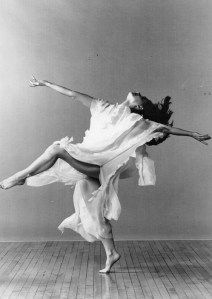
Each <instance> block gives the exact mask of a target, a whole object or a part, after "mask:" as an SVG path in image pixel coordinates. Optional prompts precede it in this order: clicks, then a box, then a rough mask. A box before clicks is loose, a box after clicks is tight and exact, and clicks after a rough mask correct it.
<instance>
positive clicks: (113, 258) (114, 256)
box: [99, 220, 121, 274]
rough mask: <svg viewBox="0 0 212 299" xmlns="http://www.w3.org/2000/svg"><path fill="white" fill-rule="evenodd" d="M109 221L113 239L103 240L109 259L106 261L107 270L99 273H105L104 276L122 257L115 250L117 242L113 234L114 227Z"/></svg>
mask: <svg viewBox="0 0 212 299" xmlns="http://www.w3.org/2000/svg"><path fill="white" fill-rule="evenodd" d="M107 221H108V225H110V228H111V234H112V238H108V239H103V238H102V239H101V241H102V244H103V246H104V249H105V253H106V257H107V259H106V264H105V268H104V269H101V270H99V272H100V273H104V274H107V273H109V272H110V269H111V267H112V266H113V264H115V263H116V262H117V261H118V260H119V259H120V257H121V255H120V254H119V253H118V252H117V250H116V248H115V242H114V239H113V233H112V225H111V223H110V222H109V220H107Z"/></svg>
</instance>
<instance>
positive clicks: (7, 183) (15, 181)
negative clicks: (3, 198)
mask: <svg viewBox="0 0 212 299" xmlns="http://www.w3.org/2000/svg"><path fill="white" fill-rule="evenodd" d="M25 180H26V178H22V179H20V178H17V177H15V176H11V177H9V178H8V179H5V180H3V181H1V182H0V188H2V189H9V188H12V187H13V186H16V185H23V184H24V183H25Z"/></svg>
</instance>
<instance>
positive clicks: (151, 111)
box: [130, 94, 174, 145]
mask: <svg viewBox="0 0 212 299" xmlns="http://www.w3.org/2000/svg"><path fill="white" fill-rule="evenodd" d="M139 95H140V97H141V98H142V100H143V109H142V110H137V109H134V108H130V110H131V112H133V113H138V114H140V115H142V116H143V117H144V118H145V119H149V120H152V121H154V122H157V123H161V124H164V125H167V126H171V127H172V126H173V123H174V122H173V121H172V122H171V123H169V119H170V117H171V115H172V114H173V111H172V110H170V109H169V105H170V104H171V101H170V100H171V97H170V96H166V97H165V98H164V99H162V100H161V101H160V102H157V103H152V101H150V100H149V99H147V98H146V97H144V96H142V95H141V94H139ZM169 136H170V135H169V134H168V133H164V135H163V137H160V138H158V139H155V138H153V139H152V140H151V141H149V142H147V143H146V144H147V145H158V144H160V143H162V142H164V141H165V140H166V139H167V138H168V137H169Z"/></svg>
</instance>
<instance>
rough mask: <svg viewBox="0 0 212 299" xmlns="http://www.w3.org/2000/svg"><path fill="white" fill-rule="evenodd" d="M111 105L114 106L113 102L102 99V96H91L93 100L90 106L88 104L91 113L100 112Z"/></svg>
mask: <svg viewBox="0 0 212 299" xmlns="http://www.w3.org/2000/svg"><path fill="white" fill-rule="evenodd" d="M112 106H114V104H113V103H111V102H109V101H107V100H104V99H102V98H93V100H92V102H91V106H90V111H91V114H93V113H94V112H102V111H104V110H105V109H106V108H108V107H112Z"/></svg>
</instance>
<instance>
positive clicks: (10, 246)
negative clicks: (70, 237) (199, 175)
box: [0, 241, 212, 299]
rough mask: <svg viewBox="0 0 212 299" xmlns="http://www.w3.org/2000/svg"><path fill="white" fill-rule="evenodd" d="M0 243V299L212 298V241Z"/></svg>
mask: <svg viewBox="0 0 212 299" xmlns="http://www.w3.org/2000/svg"><path fill="white" fill-rule="evenodd" d="M117 249H118V251H119V252H120V253H121V254H122V257H121V259H120V260H119V261H118V262H117V263H116V264H115V265H114V267H113V271H112V272H111V273H110V274H108V275H105V274H100V273H99V272H98V271H99V269H101V268H103V266H104V262H105V253H104V249H103V247H102V245H101V243H100V242H95V243H88V242H85V241H80V242H77V241H73V242H41V243H31V242H30V243H0V298H1V299H5V298H71V299H72V298H84V299H87V298H102V299H106V298H111V299H115V298H121V299H124V298H130V299H131V298H132V299H133V298H157V299H158V298H180V299H182V298H197V299H199V298H212V250H211V249H212V241H119V242H117Z"/></svg>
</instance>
